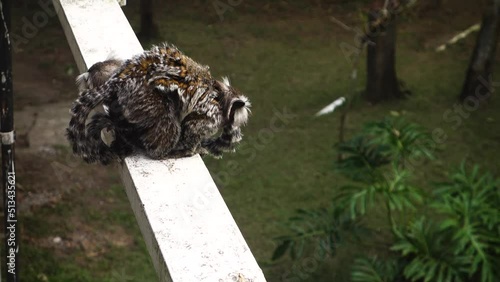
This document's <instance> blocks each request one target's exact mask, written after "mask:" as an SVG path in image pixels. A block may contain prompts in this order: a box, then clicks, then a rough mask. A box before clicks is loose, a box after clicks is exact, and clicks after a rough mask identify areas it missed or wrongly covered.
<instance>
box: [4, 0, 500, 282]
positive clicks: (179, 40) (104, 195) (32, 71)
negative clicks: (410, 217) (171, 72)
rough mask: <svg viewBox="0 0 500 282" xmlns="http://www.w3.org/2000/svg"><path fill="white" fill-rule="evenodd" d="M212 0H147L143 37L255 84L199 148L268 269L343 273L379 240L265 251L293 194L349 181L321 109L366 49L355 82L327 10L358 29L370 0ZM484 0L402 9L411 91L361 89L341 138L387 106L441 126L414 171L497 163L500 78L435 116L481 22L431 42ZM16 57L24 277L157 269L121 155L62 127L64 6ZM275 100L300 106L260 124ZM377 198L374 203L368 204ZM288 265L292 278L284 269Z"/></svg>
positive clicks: (23, 9)
mask: <svg viewBox="0 0 500 282" xmlns="http://www.w3.org/2000/svg"><path fill="white" fill-rule="evenodd" d="M128 2H129V3H128V5H127V6H126V7H124V11H125V13H126V15H127V17H128V18H129V21H130V23H131V25H132V27H133V28H134V30H136V32H139V31H140V30H141V28H140V24H141V19H140V13H139V11H140V9H139V8H140V5H139V1H132V0H130V1H128ZM214 2H215V1H201V0H199V1H177V0H175V1H170V0H169V1H156V2H155V3H154V17H155V24H156V27H155V29H156V31H157V34H156V37H153V38H152V39H144V40H143V46H144V47H145V48H147V47H149V46H150V45H151V44H154V43H158V42H161V41H168V42H171V43H174V44H175V45H177V46H178V47H179V48H180V49H181V50H183V51H184V52H185V53H186V54H188V55H189V56H191V57H192V58H194V59H196V60H198V61H200V62H202V63H204V64H207V65H210V66H211V71H212V73H213V74H214V75H216V76H222V75H228V76H229V77H230V78H231V80H232V83H233V85H235V86H236V87H237V88H239V89H240V90H241V91H242V92H243V93H245V94H246V95H248V96H249V97H250V99H251V101H252V105H253V109H252V111H253V116H252V118H251V121H250V123H249V125H248V126H247V127H246V128H245V129H244V133H245V141H244V142H243V144H242V147H241V149H240V151H238V152H237V153H235V154H228V155H225V156H224V158H223V159H222V160H213V159H210V158H206V163H207V166H208V167H209V170H210V171H211V173H212V175H213V176H214V178H215V179H216V180H217V182H218V187H219V189H220V191H221V193H222V194H223V196H224V199H225V200H226V202H227V205H228V206H229V209H230V210H231V212H232V214H233V216H234V218H235V220H236V222H237V223H238V226H239V227H240V229H241V231H242V233H243V235H244V237H245V238H246V240H247V242H248V244H249V246H250V248H251V250H252V252H253V254H254V255H255V257H256V258H257V260H258V262H259V264H260V265H261V267H262V268H263V270H264V273H265V275H266V278H267V279H268V281H349V279H350V278H349V277H350V266H351V264H352V259H353V258H354V257H357V256H358V255H359V254H363V253H365V254H366V253H369V254H376V253H377V251H379V249H378V248H376V247H372V248H367V247H366V246H364V245H349V246H348V247H346V248H340V249H339V250H338V253H337V254H336V255H335V256H334V257H332V258H331V259H327V260H326V261H322V262H320V261H317V260H315V259H312V260H308V261H307V262H304V260H298V261H293V260H291V259H288V258H285V259H283V260H279V261H272V260H271V256H272V254H273V250H274V249H275V248H276V247H277V243H276V242H275V241H273V238H274V237H276V236H279V235H282V234H283V233H286V230H287V229H286V227H285V226H283V225H282V224H281V222H283V221H284V220H286V219H287V218H288V217H289V216H291V215H292V214H293V213H294V210H296V209H298V208H315V207H320V206H324V205H328V204H329V203H330V200H331V198H332V197H333V196H334V195H335V193H336V192H337V189H338V187H340V186H342V185H343V184H345V183H346V179H345V178H343V177H341V176H340V174H339V173H337V172H335V171H334V170H333V162H334V160H335V159H336V158H337V153H336V151H335V148H334V146H335V145H336V144H337V143H338V125H339V114H338V113H333V114H330V115H327V116H323V117H319V118H315V117H314V114H315V113H316V112H317V111H318V110H320V109H321V108H323V107H324V106H325V105H327V104H328V103H330V102H331V101H333V100H334V99H336V98H338V97H340V96H346V95H350V94H351V93H353V92H362V91H363V90H364V88H365V83H366V81H365V76H366V75H365V73H366V72H365V70H366V67H365V59H366V57H365V56H366V55H365V53H362V54H361V59H360V64H359V80H358V81H356V82H355V83H353V82H352V81H351V79H350V75H351V70H352V61H351V60H350V59H349V58H347V57H346V56H345V54H344V53H343V52H342V50H341V48H340V44H341V43H343V42H344V43H345V42H346V43H348V44H351V45H355V44H356V41H355V40H356V39H355V38H356V34H355V33H354V32H353V31H350V30H346V29H344V28H342V27H341V26H339V25H338V24H336V23H335V22H333V21H332V20H331V17H332V16H333V17H335V18H336V19H338V20H340V21H342V22H343V23H345V24H346V25H348V26H350V27H359V28H361V29H362V27H363V25H364V23H365V21H366V18H365V13H366V11H367V10H368V9H370V3H371V2H372V1H361V0H360V1H345V0H337V1H335V0H330V1H325V0H314V1H313V0H310V1H307V0H302V1H299V0H294V1H291V0H290V1H245V0H243V1H242V3H241V4H239V5H237V6H235V7H233V8H232V9H230V10H228V11H226V12H225V13H224V14H223V20H221V18H220V17H219V15H218V14H217V12H216V10H215V8H214V5H213V4H214ZM221 2H224V3H226V2H225V1H221ZM486 3H487V1H462V0H443V1H434V0H432V1H431V0H428V1H424V0H422V1H419V3H418V4H417V5H416V6H414V7H412V8H410V9H408V11H406V12H405V13H403V14H402V15H400V16H399V17H398V35H397V51H396V69H397V74H398V78H399V79H401V80H403V81H404V82H405V85H406V88H407V89H408V90H410V91H411V92H412V95H411V96H409V97H407V98H406V99H399V100H392V101H388V102H383V103H377V104H372V103H369V102H366V101H365V100H360V101H359V102H357V103H355V104H354V105H353V107H352V109H351V111H350V113H349V116H348V119H347V121H346V125H345V131H346V133H345V134H346V137H347V138H349V137H351V136H352V134H353V133H354V132H357V131H358V130H359V129H360V128H361V125H362V124H363V123H364V122H367V121H374V120H380V119H381V118H383V117H385V116H388V115H393V116H394V115H398V116H404V118H405V119H406V120H410V121H412V122H415V123H418V124H420V125H422V126H423V127H424V128H426V129H427V130H429V131H432V130H434V129H436V128H441V129H442V130H443V131H444V132H445V133H446V135H447V137H448V138H447V139H446V141H445V142H444V143H443V144H442V145H441V146H440V150H439V151H438V152H437V153H436V155H437V157H436V159H435V160H433V161H427V162H425V163H423V164H421V165H418V166H416V167H413V168H412V171H411V173H412V175H413V176H414V179H415V183H416V185H420V186H423V187H428V186H426V183H429V182H432V181H442V180H443V179H445V178H446V177H447V175H448V172H449V171H450V168H452V167H458V166H459V164H460V163H461V162H462V160H465V161H466V162H468V163H477V164H480V165H481V167H482V168H484V169H486V170H489V171H491V172H492V173H493V174H494V175H498V174H499V173H500V167H499V166H498V159H499V158H500V151H499V150H498V148H499V143H500V131H499V130H498V122H499V121H500V111H498V108H499V106H500V105H499V102H498V99H497V98H496V97H495V96H496V95H495V93H494V95H493V97H491V98H490V99H489V100H487V101H485V102H484V103H482V104H481V106H480V107H479V108H478V109H477V110H475V111H473V112H470V115H468V116H467V117H463V118H461V119H460V122H461V123H460V125H459V126H456V127H455V126H454V125H455V123H453V122H449V121H447V120H446V119H445V118H444V117H443V115H444V113H445V112H446V111H449V110H452V111H453V110H454V107H455V105H458V104H457V103H458V102H459V101H458V97H459V95H460V93H461V90H462V86H463V82H464V79H465V75H466V70H467V67H468V64H469V61H470V58H471V55H472V51H473V49H474V46H475V42H476V36H477V33H474V34H472V35H470V36H469V37H467V38H466V39H464V40H462V41H460V42H458V43H457V44H454V45H452V46H449V47H448V48H447V50H446V51H444V52H442V53H437V52H436V51H435V48H436V47H437V46H439V45H440V44H442V43H444V42H446V41H447V40H449V39H450V38H451V37H453V36H454V35H455V34H457V33H458V32H460V31H463V30H464V29H466V28H468V27H470V26H471V25H473V24H475V23H479V22H481V18H482V15H483V12H484V10H485V8H486ZM13 8H14V10H13V14H12V19H13V24H12V25H13V32H14V33H17V34H21V33H22V30H21V29H22V26H23V18H27V19H31V18H32V16H33V14H34V13H35V12H37V11H39V10H40V8H39V6H38V5H37V4H36V3H35V2H34V1H18V2H16V3H15V5H14V7H13ZM141 38H143V37H142V36H141ZM103 59H105V58H103ZM497 61H498V58H495V62H497ZM13 62H14V91H15V109H16V127H17V132H18V136H19V138H18V139H19V140H21V141H19V142H18V148H17V169H18V172H17V175H18V182H19V189H20V193H19V195H20V203H19V206H20V207H21V220H20V222H21V235H22V245H21V260H22V265H21V281H155V280H156V279H157V278H156V274H155V273H154V269H153V266H152V264H151V261H150V258H149V255H148V254H147V251H146V248H145V245H144V242H143V240H142V236H141V234H140V231H139V229H138V226H137V223H136V222H135V218H134V216H133V213H132V211H131V209H130V206H129V203H128V200H127V198H126V195H125V192H124V190H123V188H122V186H121V183H120V179H119V176H118V170H117V169H116V167H113V166H110V167H104V168H103V167H100V166H97V165H87V164H85V163H83V162H82V161H81V160H79V159H77V158H75V157H73V156H72V155H71V153H70V150H69V147H68V146H67V144H66V142H65V140H64V136H63V133H64V126H65V124H66V122H67V121H68V119H69V115H68V114H67V111H68V109H69V107H70V104H71V102H72V101H73V99H74V98H75V97H76V95H77V92H76V88H75V87H74V85H73V81H74V78H75V76H76V75H77V70H76V66H75V64H74V61H73V57H72V55H71V52H70V50H69V47H68V45H67V43H66V40H65V36H64V33H63V31H62V29H61V27H60V24H59V21H58V19H57V17H52V18H50V19H49V22H48V24H47V25H46V26H44V27H43V28H40V29H39V30H38V31H37V33H36V36H34V37H33V38H30V39H28V40H27V42H26V43H25V44H21V45H19V47H18V48H17V50H15V52H14V54H13ZM497 77H499V76H498V75H494V76H493V81H495V78H497ZM497 81H498V79H497ZM283 111H287V112H290V113H292V114H293V115H294V118H293V119H291V120H290V121H289V122H287V123H286V124H283V126H282V129H281V130H279V131H271V134H268V133H269V129H270V128H271V126H270V122H271V120H272V119H273V117H275V116H276V112H283ZM34 120H36V122H35V123H34V124H33V121H34ZM263 132H264V133H263ZM234 164H237V165H236V167H235V166H234ZM373 213H374V215H373V216H374V218H375V217H376V215H377V209H374V212H373ZM379 223H380V222H379V221H377V220H376V219H374V220H373V221H372V223H371V225H372V227H374V228H375V229H376V227H377V225H378V224H379ZM386 231H387V230H380V233H379V234H376V235H375V237H377V236H379V237H380V236H385V235H387V232H386ZM290 273H292V274H291V275H289V274H290ZM285 274H287V275H288V277H293V278H294V279H295V280H285V279H284V275H285Z"/></svg>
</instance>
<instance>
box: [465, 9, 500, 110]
mask: <svg viewBox="0 0 500 282" xmlns="http://www.w3.org/2000/svg"><path fill="white" fill-rule="evenodd" d="M491 2H492V5H491V6H490V7H489V9H488V11H487V12H486V13H485V14H484V16H483V22H482V24H481V30H480V31H479V35H478V37H477V41H476V46H475V48H474V52H473V53H472V58H471V61H470V64H469V68H468V69H467V74H466V76H465V82H464V85H463V88H462V93H461V94H460V100H461V101H462V102H467V101H468V100H469V101H470V102H473V103H474V104H475V103H477V102H475V101H482V100H484V99H487V98H488V97H489V96H490V95H491V93H492V92H493V85H492V80H491V74H492V70H493V63H494V60H495V52H496V45H497V40H498V32H499V30H500V28H499V23H500V21H499V13H500V0H492V1H491Z"/></svg>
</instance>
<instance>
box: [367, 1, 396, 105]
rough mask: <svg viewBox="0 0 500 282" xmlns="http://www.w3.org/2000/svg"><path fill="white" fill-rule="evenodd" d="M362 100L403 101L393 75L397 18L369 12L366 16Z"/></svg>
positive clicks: (375, 101) (394, 74) (374, 11)
mask: <svg viewBox="0 0 500 282" xmlns="http://www.w3.org/2000/svg"><path fill="white" fill-rule="evenodd" d="M368 26H369V34H367V40H369V43H368V47H367V48H368V56H367V82H366V92H365V98H366V99H367V100H368V101H370V102H372V103H377V102H380V101H385V100H391V99H396V98H402V97H404V93H403V92H402V91H401V89H400V87H399V81H398V78H397V75H396V66H395V63H396V16H395V15H390V14H389V15H384V13H383V12H382V9H380V8H379V9H372V11H371V12H370V13H369V15H368Z"/></svg>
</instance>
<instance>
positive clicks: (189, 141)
mask: <svg viewBox="0 0 500 282" xmlns="http://www.w3.org/2000/svg"><path fill="white" fill-rule="evenodd" d="M77 84H78V86H79V88H80V91H81V92H80V96H79V98H78V99H77V100H76V101H75V102H74V104H73V107H72V109H71V111H70V112H71V114H72V118H71V121H70V123H69V127H68V129H67V137H68V140H69V142H70V143H71V145H72V147H73V152H74V153H75V154H77V155H79V156H81V157H82V158H83V159H84V160H85V161H87V162H89V163H93V162H101V163H103V164H108V163H109V162H111V161H112V160H113V159H116V158H124V157H126V156H128V155H130V154H132V153H136V152H137V153H142V154H145V155H146V156H148V157H150V158H153V159H164V158H178V157H185V156H191V155H193V154H196V153H200V154H211V155H213V156H216V157H220V156H221V155H222V153H223V152H228V151H233V150H234V147H235V144H236V143H238V142H239V141H241V138H242V134H241V126H243V125H245V124H246V122H247V120H248V115H249V113H250V109H249V107H250V102H249V101H248V99H247V98H246V97H245V96H243V95H241V94H240V93H239V92H238V91H237V90H236V89H235V88H233V87H232V86H231V85H230V83H229V80H228V79H226V78H224V79H222V81H219V80H215V79H214V78H213V77H212V76H211V74H210V72H209V69H208V67H207V66H203V65H200V64H198V63H197V62H195V61H194V60H192V59H191V58H189V57H187V56H185V55H184V54H183V53H181V52H180V51H179V50H178V49H177V48H176V47H174V46H171V45H168V44H164V45H162V46H157V47H153V48H152V49H151V50H149V51H145V52H144V53H142V54H140V55H137V56H135V57H133V58H132V59H130V60H126V61H120V60H115V59H113V60H108V61H104V62H100V63H97V64H95V65H93V66H92V67H91V68H90V69H89V71H88V72H87V73H85V74H83V75H80V76H79V77H78V78H77ZM101 103H102V104H103V106H104V108H105V112H104V113H96V114H94V115H93V116H92V118H91V121H90V123H89V124H88V125H87V123H86V120H87V117H88V116H89V114H90V113H91V111H92V110H93V109H94V108H95V107H97V106H98V105H99V104H101ZM103 129H108V130H112V131H113V132H114V137H115V140H113V142H112V143H111V144H110V146H107V145H106V144H105V143H104V142H103V141H102V139H101V131H102V130H103ZM218 133H219V134H218ZM217 134H218V136H217Z"/></svg>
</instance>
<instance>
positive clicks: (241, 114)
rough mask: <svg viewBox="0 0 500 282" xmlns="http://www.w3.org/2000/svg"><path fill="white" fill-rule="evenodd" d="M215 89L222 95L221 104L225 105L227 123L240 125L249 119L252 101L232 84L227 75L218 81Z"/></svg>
mask: <svg viewBox="0 0 500 282" xmlns="http://www.w3.org/2000/svg"><path fill="white" fill-rule="evenodd" d="M215 84H216V85H215V89H216V91H217V92H219V93H220V95H221V98H222V99H221V105H222V106H223V109H224V111H223V114H224V119H225V120H226V125H231V126H233V127H240V126H242V125H245V124H246V123H247V121H248V116H249V114H250V113H251V111H250V106H251V104H250V101H249V100H248V98H247V97H246V96H244V95H242V94H241V93H240V92H239V91H238V90H237V89H235V88H234V87H232V86H231V84H230V82H229V79H228V78H227V77H223V78H222V82H221V81H216V83H215Z"/></svg>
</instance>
